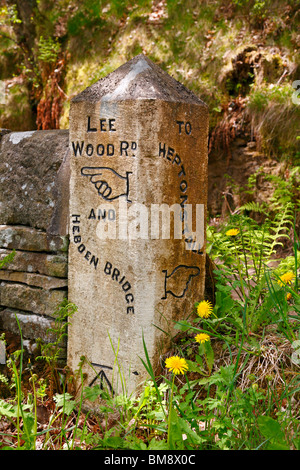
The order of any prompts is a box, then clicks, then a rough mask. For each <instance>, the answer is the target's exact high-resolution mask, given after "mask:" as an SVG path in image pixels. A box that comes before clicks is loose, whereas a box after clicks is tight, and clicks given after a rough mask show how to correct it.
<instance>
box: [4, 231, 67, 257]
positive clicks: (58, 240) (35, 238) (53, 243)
mask: <svg viewBox="0 0 300 470" xmlns="http://www.w3.org/2000/svg"><path fill="white" fill-rule="evenodd" d="M0 247H1V248H10V249H15V250H25V251H47V252H56V251H67V249H68V239H67V237H64V236H60V235H51V234H49V233H47V232H44V231H41V230H36V229H34V228H31V227H24V226H18V225H12V226H9V225H0Z"/></svg>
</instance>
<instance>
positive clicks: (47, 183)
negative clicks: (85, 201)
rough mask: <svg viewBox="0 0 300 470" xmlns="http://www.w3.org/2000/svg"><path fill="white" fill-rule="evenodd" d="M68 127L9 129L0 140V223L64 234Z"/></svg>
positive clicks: (65, 230) (66, 211)
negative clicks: (58, 128)
mask: <svg viewBox="0 0 300 470" xmlns="http://www.w3.org/2000/svg"><path fill="white" fill-rule="evenodd" d="M68 137H69V133H68V131H67V130H50V131H29V132H11V133H9V134H7V135H4V136H3V137H2V139H1V142H0V174H1V177H0V224H5V225H28V226H30V227H35V228H39V229H42V230H45V231H48V233H52V234H59V235H65V234H66V233H67V213H68Z"/></svg>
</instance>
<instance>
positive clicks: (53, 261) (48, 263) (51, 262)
mask: <svg viewBox="0 0 300 470" xmlns="http://www.w3.org/2000/svg"><path fill="white" fill-rule="evenodd" d="M9 253H11V251H9V250H5V249H3V248H1V249H0V260H2V259H3V258H5V256H7V255H8V254H9ZM3 269H8V270H9V271H22V272H28V273H37V274H45V275H46V276H52V277H62V278H66V277H67V273H68V264H67V255H66V254H64V253H60V254H55V255H54V254H53V255H52V254H50V255H49V254H47V253H36V252H30V251H16V254H15V257H14V259H13V261H12V262H10V263H9V264H7V265H5V266H4V268H3Z"/></svg>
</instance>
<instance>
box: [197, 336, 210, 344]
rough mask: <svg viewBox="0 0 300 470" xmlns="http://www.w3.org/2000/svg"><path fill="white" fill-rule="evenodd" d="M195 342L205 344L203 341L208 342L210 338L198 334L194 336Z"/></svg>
mask: <svg viewBox="0 0 300 470" xmlns="http://www.w3.org/2000/svg"><path fill="white" fill-rule="evenodd" d="M195 340H196V341H197V343H200V344H203V343H205V341H210V336H209V335H207V334H206V333H199V334H198V335H196V336H195Z"/></svg>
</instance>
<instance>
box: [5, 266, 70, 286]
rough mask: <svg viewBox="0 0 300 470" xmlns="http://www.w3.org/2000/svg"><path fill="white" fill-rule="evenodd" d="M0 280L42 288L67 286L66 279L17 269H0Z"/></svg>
mask: <svg viewBox="0 0 300 470" xmlns="http://www.w3.org/2000/svg"><path fill="white" fill-rule="evenodd" d="M0 280H2V281H9V282H20V283H22V284H27V285H29V286H32V287H41V288H42V289H46V290H51V289H62V288H64V287H65V288H66V287H67V286H68V280H67V279H61V278H58V277H51V276H43V275H41V274H33V273H24V272H17V271H6V270H4V269H2V270H0Z"/></svg>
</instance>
